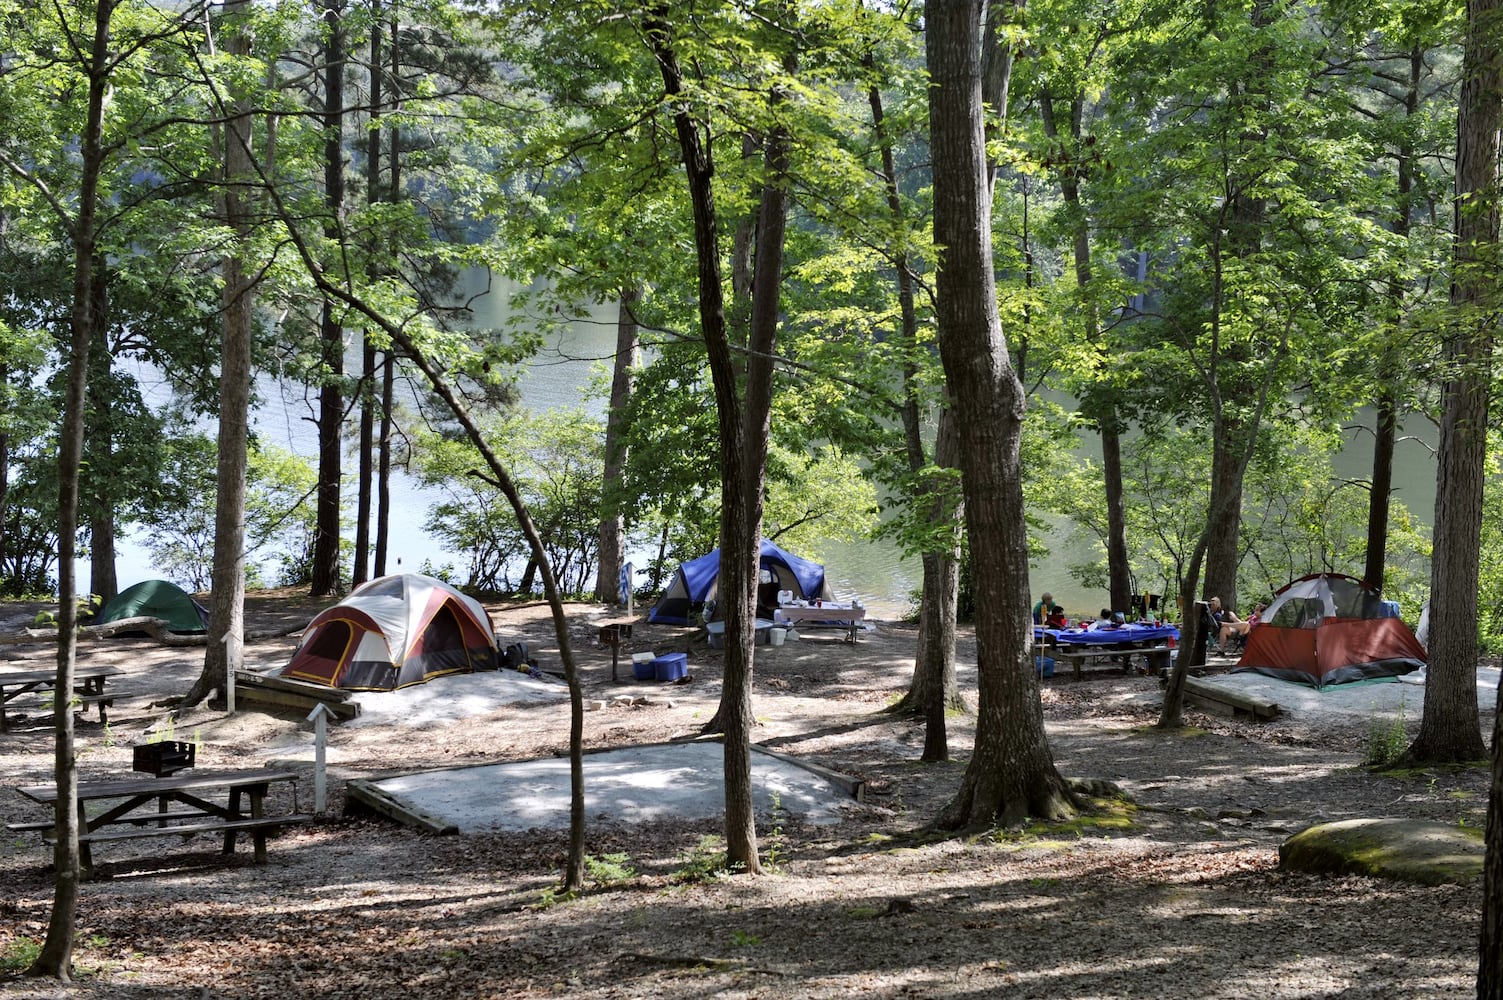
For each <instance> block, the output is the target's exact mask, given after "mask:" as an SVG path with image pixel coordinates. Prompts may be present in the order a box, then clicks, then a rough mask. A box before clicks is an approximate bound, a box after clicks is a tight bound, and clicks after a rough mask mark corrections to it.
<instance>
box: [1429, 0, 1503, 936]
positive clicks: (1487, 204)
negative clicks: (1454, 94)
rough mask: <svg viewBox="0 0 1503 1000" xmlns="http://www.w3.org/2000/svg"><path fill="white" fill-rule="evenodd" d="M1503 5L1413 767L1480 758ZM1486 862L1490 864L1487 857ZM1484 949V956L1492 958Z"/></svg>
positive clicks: (1484, 79)
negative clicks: (1480, 623)
mask: <svg viewBox="0 0 1503 1000" xmlns="http://www.w3.org/2000/svg"><path fill="white" fill-rule="evenodd" d="M1500 16H1503V5H1500V4H1499V3H1498V0H1469V2H1468V4H1467V37H1466V43H1465V55H1464V57H1463V69H1462V81H1461V99H1460V105H1459V109H1458V118H1457V126H1456V208H1455V221H1454V226H1455V231H1456V241H1455V244H1454V246H1455V251H1454V253H1455V267H1454V277H1453V279H1452V284H1451V305H1452V308H1453V310H1454V311H1455V314H1456V315H1455V317H1454V320H1453V322H1454V326H1452V327H1451V328H1450V329H1449V330H1447V337H1446V340H1447V343H1446V346H1445V362H1446V367H1445V371H1446V374H1447V380H1446V384H1445V388H1444V392H1443V395H1442V400H1443V415H1442V418H1441V424H1440V453H1439V461H1438V463H1437V471H1436V480H1435V528H1434V536H1435V547H1434V552H1433V555H1432V557H1431V562H1430V646H1429V653H1430V665H1429V669H1428V672H1427V677H1426V680H1425V709H1424V715H1423V716H1422V717H1421V719H1420V730H1419V735H1418V736H1417V737H1416V738H1415V741H1414V744H1413V745H1412V746H1411V747H1410V748H1409V754H1408V755H1409V757H1410V759H1412V760H1413V761H1416V762H1424V763H1446V762H1452V761H1472V760H1479V759H1481V758H1482V756H1483V752H1484V750H1483V745H1482V734H1481V733H1480V732H1479V731H1478V728H1477V583H1478V565H1479V561H1480V550H1481V538H1482V489H1483V481H1484V478H1485V474H1486V464H1487V416H1488V391H1489V388H1490V386H1491V368H1490V366H1491V364H1492V353H1493V340H1494V337H1493V326H1494V324H1495V323H1496V322H1497V318H1496V309H1497V293H1496V281H1497V274H1498V261H1499V253H1498V211H1499V205H1498V201H1499V199H1498V154H1499V142H1498V130H1499V127H1500V125H1503V40H1500V31H1499V18H1500ZM1489 860H1492V859H1491V858H1489ZM1485 950H1486V949H1485V948H1484V951H1485Z"/></svg>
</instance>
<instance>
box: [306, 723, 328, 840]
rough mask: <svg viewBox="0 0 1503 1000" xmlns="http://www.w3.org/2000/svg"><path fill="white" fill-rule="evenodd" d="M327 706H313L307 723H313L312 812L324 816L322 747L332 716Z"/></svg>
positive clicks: (326, 741)
mask: <svg viewBox="0 0 1503 1000" xmlns="http://www.w3.org/2000/svg"><path fill="white" fill-rule="evenodd" d="M333 714H334V713H333V712H330V711H329V706H327V705H325V704H324V703H323V702H319V703H318V704H317V705H314V706H313V711H311V712H309V713H308V721H309V722H311V723H313V812H314V813H315V814H316V815H319V816H322V815H323V814H324V806H325V800H326V796H327V793H326V787H325V781H324V746H325V745H326V744H327V743H328V741H329V718H330V717H331V716H333Z"/></svg>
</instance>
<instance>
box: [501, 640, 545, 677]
mask: <svg viewBox="0 0 1503 1000" xmlns="http://www.w3.org/2000/svg"><path fill="white" fill-rule="evenodd" d="M530 666H531V667H535V666H537V661H536V660H534V659H533V658H532V653H531V651H530V650H529V649H528V647H527V643H525V642H514V643H512V644H511V645H509V646H507V647H506V648H505V649H503V650H501V669H503V670H525V669H526V668H527V667H530Z"/></svg>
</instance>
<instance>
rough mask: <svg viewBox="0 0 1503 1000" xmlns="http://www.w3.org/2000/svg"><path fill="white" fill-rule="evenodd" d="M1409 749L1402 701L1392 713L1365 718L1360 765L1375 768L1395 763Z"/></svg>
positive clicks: (1401, 700)
mask: <svg viewBox="0 0 1503 1000" xmlns="http://www.w3.org/2000/svg"><path fill="white" fill-rule="evenodd" d="M1407 749H1409V737H1408V736H1406V735H1405V733H1404V701H1403V699H1400V700H1399V707H1398V710H1397V711H1396V712H1395V713H1394V714H1393V715H1374V716H1372V717H1371V718H1370V719H1368V720H1367V739H1366V740H1364V741H1363V744H1362V766H1363V767H1368V768H1373V769H1375V770H1377V769H1381V768H1385V767H1388V766H1390V765H1392V764H1394V763H1397V762H1398V761H1399V759H1400V758H1402V757H1403V756H1404V751H1405V750H1407Z"/></svg>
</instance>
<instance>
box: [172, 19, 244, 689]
mask: <svg viewBox="0 0 1503 1000" xmlns="http://www.w3.org/2000/svg"><path fill="white" fill-rule="evenodd" d="M250 15H251V5H250V3H249V0H235V2H234V3H227V4H226V5H225V8H224V12H223V21H222V23H221V27H222V29H223V30H224V33H225V35H226V50H227V52H228V53H230V55H231V56H232V57H234V58H239V59H245V58H246V57H247V56H249V54H250V52H251V49H252V46H253V42H254V39H253V35H252V23H251V20H250ZM214 111H215V113H216V114H217V115H218V116H220V118H221V120H223V122H224V125H223V142H222V149H221V154H222V164H221V174H220V176H221V179H222V182H223V183H222V187H221V196H220V203H219V211H220V215H221V218H222V219H223V221H224V225H225V226H226V227H227V228H228V229H229V230H230V231H231V232H232V233H234V235H235V242H234V243H233V244H232V245H231V246H229V248H228V249H227V251H226V253H225V254H224V257H223V258H222V260H221V263H220V272H221V276H222V286H221V287H222V295H223V306H222V312H221V322H222V331H221V336H220V355H221V356H220V371H219V444H218V453H217V461H216V469H217V473H216V490H215V499H214V568H213V591H212V595H211V600H210V606H209V624H208V629H207V633H208V634H207V641H206V644H205V647H204V667H203V671H202V672H201V673H200V674H199V676H198V679H197V680H196V681H194V682H193V685H192V686H191V687H190V688H189V689H188V691H187V693H186V694H185V695H183V703H184V704H186V705H195V704H197V703H198V702H200V701H202V700H203V699H204V698H206V697H208V693H209V691H210V690H213V689H218V690H219V691H221V692H224V691H226V690H227V689H228V685H229V681H230V678H231V677H232V676H233V673H234V671H236V670H238V669H240V666H241V664H242V663H243V662H244V655H245V652H244V640H245V492H246V486H245V481H246V463H247V452H248V447H247V442H248V439H249V436H250V391H251V339H252V325H251V314H252V309H253V307H254V304H255V299H254V290H255V284H256V269H255V268H254V267H253V266H252V263H251V261H249V260H246V259H244V258H243V257H242V254H245V253H247V251H248V250H249V240H248V237H249V236H250V231H251V228H252V225H253V223H254V219H253V216H252V205H253V203H254V200H255V186H254V185H255V180H256V177H257V171H256V169H255V161H254V152H253V146H252V142H253V137H252V127H251V125H252V107H251V98H250V95H249V94H248V93H247V92H246V90H245V89H244V85H243V83H240V84H238V85H237V84H231V90H230V92H229V93H228V94H225V93H221V92H219V91H217V90H216V92H215V94H214Z"/></svg>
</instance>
